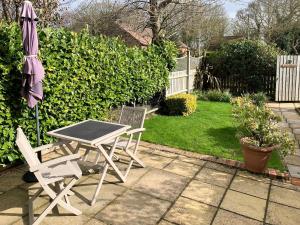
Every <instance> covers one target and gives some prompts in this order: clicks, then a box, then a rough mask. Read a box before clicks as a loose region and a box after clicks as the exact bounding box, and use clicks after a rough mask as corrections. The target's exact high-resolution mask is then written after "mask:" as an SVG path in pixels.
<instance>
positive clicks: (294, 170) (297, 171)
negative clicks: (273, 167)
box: [287, 164, 300, 178]
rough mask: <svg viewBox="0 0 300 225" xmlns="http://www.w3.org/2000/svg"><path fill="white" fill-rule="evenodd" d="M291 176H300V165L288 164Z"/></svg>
mask: <svg viewBox="0 0 300 225" xmlns="http://www.w3.org/2000/svg"><path fill="white" fill-rule="evenodd" d="M287 168H288V170H289V173H290V176H291V177H296V178H300V166H295V165H289V164H288V165H287Z"/></svg>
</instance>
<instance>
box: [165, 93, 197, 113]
mask: <svg viewBox="0 0 300 225" xmlns="http://www.w3.org/2000/svg"><path fill="white" fill-rule="evenodd" d="M165 105H166V113H167V114H168V115H183V116H188V115H190V114H192V113H193V112H195V111H196V108H197V97H196V95H192V94H177V95H174V96H171V97H168V98H167V99H166V102H165Z"/></svg>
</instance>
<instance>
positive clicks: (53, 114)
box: [0, 23, 176, 163]
mask: <svg viewBox="0 0 300 225" xmlns="http://www.w3.org/2000/svg"><path fill="white" fill-rule="evenodd" d="M39 43H40V55H39V57H40V59H41V61H42V63H43V66H44V68H45V72H46V77H45V79H44V97H45V99H44V101H43V102H42V103H41V104H39V114H40V118H39V119H40V123H41V141H42V143H43V144H46V143H49V142H50V141H51V138H49V137H48V136H47V135H46V132H47V131H50V130H53V129H56V128H58V127H62V126H65V125H68V124H71V123H75V122H78V121H82V120H85V119H88V118H92V119H104V118H105V117H106V115H107V112H108V110H109V109H110V108H111V107H115V106H119V105H121V104H124V103H127V102H140V103H142V102H145V101H147V100H149V99H150V98H151V97H152V96H153V95H154V94H155V93H157V92H159V91H161V90H162V89H164V88H165V87H166V86H167V85H168V75H169V70H170V69H172V68H173V67H174V65H175V60H174V58H175V56H176V49H175V47H174V45H173V43H170V42H164V43H162V44H161V45H159V46H158V45H153V46H149V47H148V48H147V49H141V48H136V47H134V48H129V47H127V46H126V45H125V44H124V43H123V42H122V41H120V40H119V39H117V38H107V37H101V36H99V37H94V36H90V35H89V34H88V33H87V32H86V31H82V32H80V33H74V32H71V31H68V30H65V29H53V28H45V29H42V30H39ZM22 63H23V51H22V43H21V31H20V29H19V26H18V25H17V24H10V25H7V24H4V23H0V163H9V162H12V161H14V160H16V159H18V158H20V154H19V152H18V151H17V150H16V149H17V148H16V146H15V144H14V142H15V130H16V128H17V127H18V126H19V125H20V126H21V127H22V128H23V129H24V130H25V133H26V134H27V136H28V138H29V139H30V141H31V142H32V144H33V145H36V140H37V137H36V125H35V118H34V110H33V109H29V108H28V107H27V105H26V102H25V100H23V99H22V98H21V97H20V89H21V76H22V74H21V70H22Z"/></svg>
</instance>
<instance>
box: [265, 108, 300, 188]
mask: <svg viewBox="0 0 300 225" xmlns="http://www.w3.org/2000/svg"><path fill="white" fill-rule="evenodd" d="M268 106H269V107H270V108H272V110H273V111H274V112H275V113H277V114H278V115H280V116H282V118H283V122H282V123H281V124H280V126H281V127H282V129H284V130H287V131H288V132H290V135H291V137H292V138H294V139H295V140H296V149H295V154H294V155H289V156H287V157H286V158H285V163H286V164H287V167H288V170H289V174H290V176H291V178H292V182H293V183H295V184H298V185H300V147H299V141H300V115H299V113H298V112H297V111H296V108H300V103H269V104H268ZM298 179H299V180H298Z"/></svg>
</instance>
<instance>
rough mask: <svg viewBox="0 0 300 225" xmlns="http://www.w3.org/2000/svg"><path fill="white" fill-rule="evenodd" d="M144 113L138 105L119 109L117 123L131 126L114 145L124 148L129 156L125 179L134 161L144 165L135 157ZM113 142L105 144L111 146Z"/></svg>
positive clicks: (145, 111)
mask: <svg viewBox="0 0 300 225" xmlns="http://www.w3.org/2000/svg"><path fill="white" fill-rule="evenodd" d="M146 113H147V109H146V108H139V107H129V106H123V107H122V110H121V115H120V118H119V123H120V124H124V125H129V126H131V129H130V130H129V131H127V133H126V135H127V137H125V138H120V140H119V141H118V142H117V146H116V148H117V149H121V150H124V151H125V152H126V153H127V154H128V156H129V157H130V161H129V164H128V167H127V169H126V172H125V175H124V177H125V179H126V178H127V176H128V174H129V171H130V169H131V167H132V165H133V163H134V162H136V163H137V164H138V165H139V166H141V167H143V168H144V167H145V165H144V163H143V162H142V161H141V160H140V159H139V158H138V157H137V151H138V147H139V143H140V140H141V137H142V133H143V131H145V128H144V121H145V117H146ZM113 144H114V143H113V142H111V143H107V144H106V146H112V145H113Z"/></svg>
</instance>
